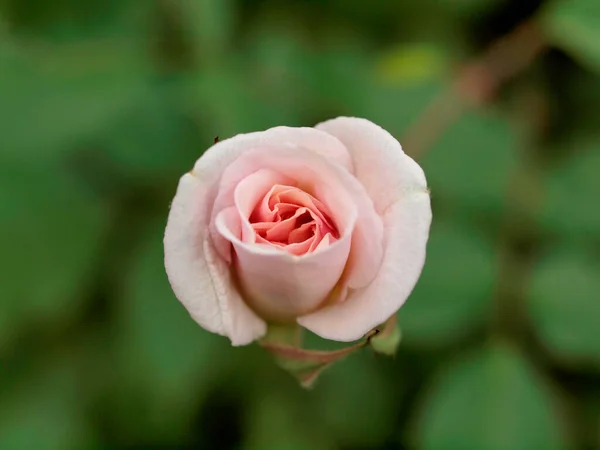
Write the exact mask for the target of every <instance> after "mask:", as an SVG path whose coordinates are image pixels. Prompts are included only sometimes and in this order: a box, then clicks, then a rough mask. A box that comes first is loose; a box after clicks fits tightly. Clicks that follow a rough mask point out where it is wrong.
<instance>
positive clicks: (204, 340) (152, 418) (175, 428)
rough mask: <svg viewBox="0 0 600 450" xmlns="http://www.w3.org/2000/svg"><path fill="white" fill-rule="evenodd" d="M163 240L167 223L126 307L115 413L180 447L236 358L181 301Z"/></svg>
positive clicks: (137, 268) (145, 245)
mask: <svg viewBox="0 0 600 450" xmlns="http://www.w3.org/2000/svg"><path fill="white" fill-rule="evenodd" d="M163 233H164V221H163V220H160V221H154V222H150V224H149V225H148V226H147V229H146V231H145V232H144V233H143V234H142V236H141V237H140V239H141V241H140V243H141V247H140V249H139V252H137V253H136V254H135V255H134V259H133V265H132V267H130V268H129V269H128V270H127V272H126V273H127V274H128V275H129V276H128V278H127V280H126V283H125V286H124V288H123V290H122V296H121V297H120V298H119V299H118V304H119V310H118V313H119V318H118V319H119V320H118V330H119V332H118V335H117V336H118V337H117V339H116V341H115V346H116V347H115V351H116V356H117V361H118V370H119V374H120V376H121V382H122V384H121V389H122V392H121V395H119V396H118V398H117V399H116V403H117V404H116V405H115V406H114V407H115V411H118V412H119V414H120V416H119V418H120V420H121V421H124V422H123V423H130V422H131V425H133V426H131V427H130V430H131V429H135V428H136V427H139V428H140V430H145V431H144V433H146V434H145V436H148V433H149V435H151V436H152V438H149V439H151V440H152V442H171V443H172V442H180V441H179V439H182V438H183V437H184V436H185V435H186V433H188V432H189V427H190V426H191V421H192V419H193V414H194V411H195V410H196V408H198V407H199V405H200V404H201V402H202V399H203V398H204V396H205V395H206V394H207V393H208V391H209V390H210V389H211V388H212V387H214V385H215V383H216V382H217V381H218V377H219V376H220V375H222V374H223V371H224V370H225V368H227V367H229V364H230V363H231V362H232V361H233V360H234V357H235V356H234V354H233V353H232V352H234V349H232V348H231V346H230V344H229V342H228V341H227V340H226V339H225V338H222V337H220V336H217V335H213V334H210V333H208V332H206V331H204V330H202V328H201V327H200V326H199V325H198V324H197V323H196V322H194V320H193V319H192V318H191V317H190V316H189V314H188V313H187V311H186V310H185V308H184V307H183V306H182V305H181V304H180V303H179V301H178V300H177V299H176V298H175V296H174V294H173V292H172V290H171V287H170V285H169V282H168V280H167V276H166V273H165V269H164V264H163V243H162V241H163V239H162V238H163ZM228 355H231V356H228ZM166 411H168V414H165V412H166ZM131 417H135V420H134V421H132V420H131V419H130V418H131Z"/></svg>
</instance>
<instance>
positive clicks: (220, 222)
mask: <svg viewBox="0 0 600 450" xmlns="http://www.w3.org/2000/svg"><path fill="white" fill-rule="evenodd" d="M240 220H241V219H240V217H239V213H238V211H237V209H236V208H235V207H234V206H232V207H229V208H226V209H225V210H223V211H221V212H220V213H219V214H218V215H217V218H216V221H215V226H216V229H217V231H218V232H219V233H220V234H221V235H222V236H223V237H224V238H225V239H227V241H229V242H231V243H232V244H233V246H234V248H235V254H236V258H235V262H236V269H237V274H238V278H239V281H240V285H241V288H242V290H243V292H244V294H245V299H246V301H247V302H248V304H249V305H250V306H251V307H252V308H253V309H254V310H255V311H257V312H258V313H259V314H260V315H261V317H264V318H266V319H271V320H277V321H288V320H293V319H294V318H295V317H297V316H298V315H301V314H305V313H307V312H309V311H312V310H314V309H315V308H316V307H317V306H319V304H320V303H321V302H322V301H323V300H324V299H325V298H326V297H327V295H328V294H329V292H330V291H331V290H332V289H333V287H334V286H335V283H336V282H337V280H338V279H339V277H340V275H341V274H342V271H343V269H344V263H345V261H346V258H347V256H348V252H349V250H350V234H346V235H345V236H343V237H342V238H341V239H339V240H338V241H337V242H336V243H335V245H330V246H329V247H327V248H325V249H323V250H322V251H320V252H318V253H309V254H305V255H302V256H296V255H292V254H290V253H288V252H286V251H283V250H279V249H275V248H273V247H268V246H263V245H258V244H247V243H245V242H243V241H242V240H240V238H239V229H240V226H239V221H240ZM236 222H237V223H236Z"/></svg>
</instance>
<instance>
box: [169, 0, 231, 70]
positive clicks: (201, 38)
mask: <svg viewBox="0 0 600 450" xmlns="http://www.w3.org/2000/svg"><path fill="white" fill-rule="evenodd" d="M173 5H177V6H179V7H180V8H181V10H180V11H179V13H180V14H181V15H182V22H183V23H182V28H183V30H184V32H186V33H188V35H189V37H191V38H192V41H193V43H194V44H195V47H196V48H197V51H198V52H199V55H198V56H199V58H200V63H201V64H202V65H206V64H207V63H213V64H214V63H215V62H216V61H218V60H220V59H222V58H223V56H224V52H226V51H227V44H228V41H229V40H230V39H231V38H232V37H233V32H234V25H235V9H236V6H235V4H234V2H233V1H231V0H187V1H185V2H175V3H173Z"/></svg>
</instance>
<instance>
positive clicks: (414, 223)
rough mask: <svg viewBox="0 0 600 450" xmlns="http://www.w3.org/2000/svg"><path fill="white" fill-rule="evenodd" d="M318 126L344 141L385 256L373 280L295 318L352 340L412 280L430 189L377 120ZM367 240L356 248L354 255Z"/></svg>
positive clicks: (389, 309)
mask: <svg viewBox="0 0 600 450" xmlns="http://www.w3.org/2000/svg"><path fill="white" fill-rule="evenodd" d="M318 127H319V129H322V130H324V131H327V132H328V133H331V134H332V135H334V136H336V137H337V138H338V139H340V140H341V141H342V142H343V143H344V144H345V145H346V147H347V148H348V150H349V151H350V153H351V154H352V157H353V159H354V162H355V167H356V171H355V175H356V177H357V178H358V179H359V181H360V182H361V183H363V185H364V186H365V188H366V189H367V191H368V192H369V194H370V195H371V197H372V198H373V200H374V202H375V207H376V208H377V210H378V212H379V213H380V214H382V217H383V223H384V226H385V236H386V241H385V245H384V247H385V255H384V259H383V263H382V265H381V268H380V270H379V273H378V274H377V277H376V278H375V280H374V281H373V282H372V283H371V284H369V285H368V286H367V287H366V288H363V289H360V290H357V291H353V292H351V293H350V295H349V296H348V298H347V299H346V301H345V302H343V303H339V304H335V305H332V306H329V307H326V308H323V309H321V310H319V311H316V312H314V313H312V314H308V315H306V316H304V317H301V318H299V319H298V322H299V323H300V324H301V325H302V326H304V327H306V328H307V329H309V330H311V331H312V332H314V333H316V334H318V335H319V336H322V337H324V338H326V339H333V340H338V341H352V340H356V339H359V338H361V337H362V336H363V335H365V334H366V333H367V332H368V331H369V330H371V329H372V328H374V327H375V326H377V325H379V324H381V323H383V322H384V321H385V320H387V319H388V318H389V317H390V316H392V315H393V314H395V312H396V311H397V310H398V309H399V308H400V307H401V306H402V304H403V303H404V301H405V300H406V298H407V297H408V296H409V295H410V292H411V291H412V289H413V287H414V285H415V284H416V282H417V280H418V278H419V275H420V273H421V270H422V267H423V264H424V262H425V249H426V244H427V239H428V236H429V226H430V223H431V205H430V199H429V192H428V190H427V183H426V180H425V176H424V174H423V171H422V170H421V168H420V167H419V166H418V164H417V163H415V162H414V161H413V160H412V159H411V158H409V157H408V156H406V155H405V154H404V153H403V152H402V149H401V147H400V144H399V143H398V142H397V141H396V140H395V139H394V138H393V137H392V136H391V135H390V134H389V133H387V132H386V131H384V130H383V129H381V128H380V127H378V126H377V125H375V124H373V123H371V122H369V121H367V120H364V119H353V118H338V119H334V120H332V121H329V122H325V123H323V124H320V125H319V126H318ZM366 245H367V244H363V247H359V250H358V252H357V254H356V255H355V256H356V257H357V258H358V257H360V255H361V252H362V250H363V248H364V246H366ZM353 247H354V243H353Z"/></svg>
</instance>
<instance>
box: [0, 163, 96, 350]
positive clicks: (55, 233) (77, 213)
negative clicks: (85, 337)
mask: <svg viewBox="0 0 600 450" xmlns="http://www.w3.org/2000/svg"><path fill="white" fill-rule="evenodd" d="M0 167H1V169H0V175H1V178H2V180H3V186H4V188H3V189H2V191H0V221H1V223H2V233H0V248H2V255H3V257H4V258H5V260H6V261H7V262H9V263H8V264H5V265H4V266H3V268H2V271H1V273H0V298H1V299H2V301H1V302H0V317H1V318H2V319H0V323H2V325H3V326H0V352H1V351H3V350H5V348H4V347H5V345H8V346H10V344H11V340H12V338H13V337H14V336H15V334H16V333H18V332H20V331H26V330H27V327H45V328H53V329H58V328H59V327H60V326H64V325H65V324H66V323H67V322H68V321H69V320H72V319H74V318H75V317H77V315H78V313H79V312H80V309H81V308H82V307H83V306H84V305H85V302H86V299H87V297H86V295H85V292H84V291H83V288H84V287H85V286H86V284H87V283H88V282H89V281H90V276H91V273H90V271H91V269H92V268H93V267H94V265H95V264H96V263H97V255H98V253H99V251H100V249H101V248H102V245H103V241H102V236H103V233H104V231H105V229H106V225H107V219H108V217H107V210H106V208H105V205H103V204H102V203H100V202H99V200H98V199H96V198H94V197H93V196H92V195H90V193H89V192H87V191H86V190H85V189H84V188H83V187H82V186H80V185H78V184H77V183H75V182H74V180H72V179H71V178H70V177H68V176H67V175H66V174H65V173H62V172H61V171H60V168H59V167H56V166H53V165H49V164H48V165H44V166H38V165H36V166H33V165H32V166H25V165H21V164H15V163H12V162H8V161H2V162H1V163H0Z"/></svg>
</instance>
